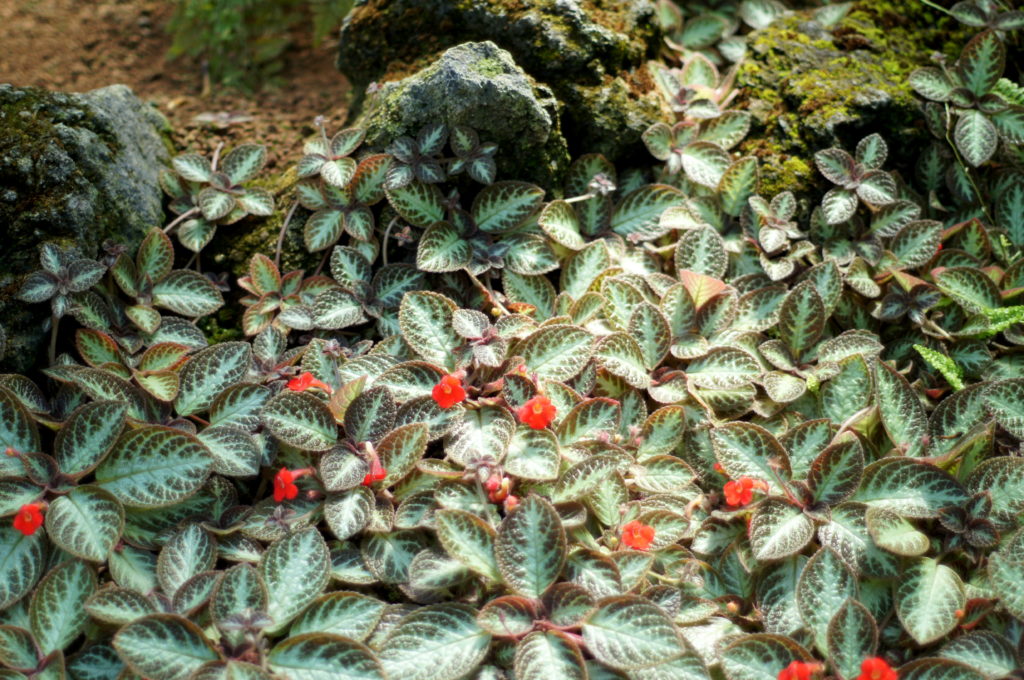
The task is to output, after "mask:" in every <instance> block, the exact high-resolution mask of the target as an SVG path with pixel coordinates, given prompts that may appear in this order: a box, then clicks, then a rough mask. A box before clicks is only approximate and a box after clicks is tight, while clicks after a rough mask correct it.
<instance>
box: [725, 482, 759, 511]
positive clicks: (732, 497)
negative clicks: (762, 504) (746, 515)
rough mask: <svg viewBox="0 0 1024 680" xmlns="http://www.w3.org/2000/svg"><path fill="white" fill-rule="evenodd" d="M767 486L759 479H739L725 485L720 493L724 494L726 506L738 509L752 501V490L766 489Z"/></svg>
mask: <svg viewBox="0 0 1024 680" xmlns="http://www.w3.org/2000/svg"><path fill="white" fill-rule="evenodd" d="M767 488H768V485H767V484H765V483H764V482H762V481H761V480H760V479H751V478H750V477H740V478H739V479H737V480H734V481H729V482H726V483H725V487H724V488H723V489H722V491H724V492H725V502H726V504H728V505H732V506H734V507H739V506H741V505H746V504H747V503H749V502H750V501H752V500H754V489H761V490H762V491H763V490H765V489H767Z"/></svg>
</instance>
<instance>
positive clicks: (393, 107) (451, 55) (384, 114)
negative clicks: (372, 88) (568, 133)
mask: <svg viewBox="0 0 1024 680" xmlns="http://www.w3.org/2000/svg"><path fill="white" fill-rule="evenodd" d="M558 107H559V104H558V101H557V100H556V99H555V98H554V96H553V95H552V93H551V91H550V90H549V89H548V88H547V87H545V86H543V85H538V84H537V83H535V82H534V81H533V79H531V78H530V77H529V76H527V75H526V73H524V72H523V70H522V69H521V68H519V67H518V66H517V65H516V63H515V61H513V59H512V55H511V54H509V53H508V52H507V51H505V50H503V49H500V48H499V47H498V46H497V45H495V44H494V43H493V42H489V41H488V42H481V43H465V44H463V45H459V46H457V47H453V48H451V49H449V50H447V51H446V52H444V54H442V55H441V57H440V58H439V59H438V60H437V61H435V62H434V63H432V64H430V65H429V66H427V67H425V68H423V69H422V70H420V71H418V72H417V73H415V74H413V75H411V76H409V77H408V78H405V79H403V80H399V81H396V82H390V83H386V84H384V85H383V86H382V87H381V89H380V90H379V91H378V92H376V93H374V94H372V95H370V96H369V97H368V99H367V102H366V105H365V107H364V111H363V114H362V115H361V116H360V118H359V119H358V120H357V121H356V122H355V124H356V125H357V126H360V127H365V128H366V129H367V138H366V141H367V144H369V145H370V146H378V147H382V146H384V145H386V144H387V143H389V142H390V141H391V140H393V139H395V138H396V137H398V136H400V135H404V134H408V135H412V136H415V135H416V133H417V132H418V131H419V129H420V128H421V127H423V125H425V124H427V123H430V122H435V121H437V122H443V123H445V124H447V125H448V126H453V125H466V126H469V127H471V128H473V129H474V130H476V131H477V132H478V133H479V134H480V139H481V140H483V141H491V142H496V143H497V144H498V155H497V157H496V160H497V163H498V177H500V178H509V177H516V178H520V179H524V180H527V181H531V182H536V183H538V184H541V185H547V186H550V185H551V184H552V183H553V182H557V181H558V179H559V178H560V177H561V175H562V173H564V171H565V170H566V169H567V167H568V163H569V155H568V151H567V148H566V142H565V139H564V138H563V136H562V134H561V130H560V127H559V116H558Z"/></svg>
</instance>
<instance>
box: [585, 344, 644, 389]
mask: <svg viewBox="0 0 1024 680" xmlns="http://www.w3.org/2000/svg"><path fill="white" fill-rule="evenodd" d="M594 358H595V359H596V360H597V363H598V365H599V366H600V367H601V368H603V369H604V370H606V371H608V372H609V373H611V374H612V375H614V376H618V377H620V378H622V379H623V380H624V381H626V384H628V385H629V386H630V387H635V388H637V389H646V388H647V387H649V386H650V384H651V376H650V374H649V373H648V371H647V367H646V366H645V365H644V356H643V352H642V351H641V349H640V346H639V345H638V344H637V342H636V340H634V339H633V337H632V336H630V335H628V334H626V333H612V334H611V335H606V336H605V337H603V338H601V339H600V340H598V341H597V343H596V344H595V345H594Z"/></svg>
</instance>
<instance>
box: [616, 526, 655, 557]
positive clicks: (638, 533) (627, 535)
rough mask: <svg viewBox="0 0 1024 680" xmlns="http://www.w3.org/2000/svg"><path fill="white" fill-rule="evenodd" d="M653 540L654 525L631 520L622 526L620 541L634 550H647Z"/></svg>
mask: <svg viewBox="0 0 1024 680" xmlns="http://www.w3.org/2000/svg"><path fill="white" fill-rule="evenodd" d="M653 540H654V527H651V526H647V525H646V524H644V523H643V522H638V521H636V520H633V521H632V522H630V523H629V524H626V525H625V526H624V527H622V542H623V543H625V544H626V545H627V546H629V547H630V548H633V549H635V550H647V549H648V548H649V547H651V541H653Z"/></svg>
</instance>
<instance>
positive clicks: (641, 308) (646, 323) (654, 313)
mask: <svg viewBox="0 0 1024 680" xmlns="http://www.w3.org/2000/svg"><path fill="white" fill-rule="evenodd" d="M627 332H628V333H629V335H630V336H631V337H633V338H634V339H635V340H636V343H637V345H638V346H639V348H640V354H641V356H642V357H643V361H644V367H645V368H646V369H647V370H649V371H653V370H654V369H655V368H657V367H658V365H659V364H660V363H661V362H662V360H663V359H664V358H665V357H666V356H667V355H668V351H669V347H670V346H671V344H672V329H671V328H670V327H669V323H668V319H666V318H665V315H664V314H662V313H661V310H659V309H658V308H657V307H655V306H654V305H652V304H650V303H649V302H642V303H640V304H639V305H637V306H636V308H635V309H634V310H633V314H632V315H631V316H630V317H629V327H628V328H627Z"/></svg>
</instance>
